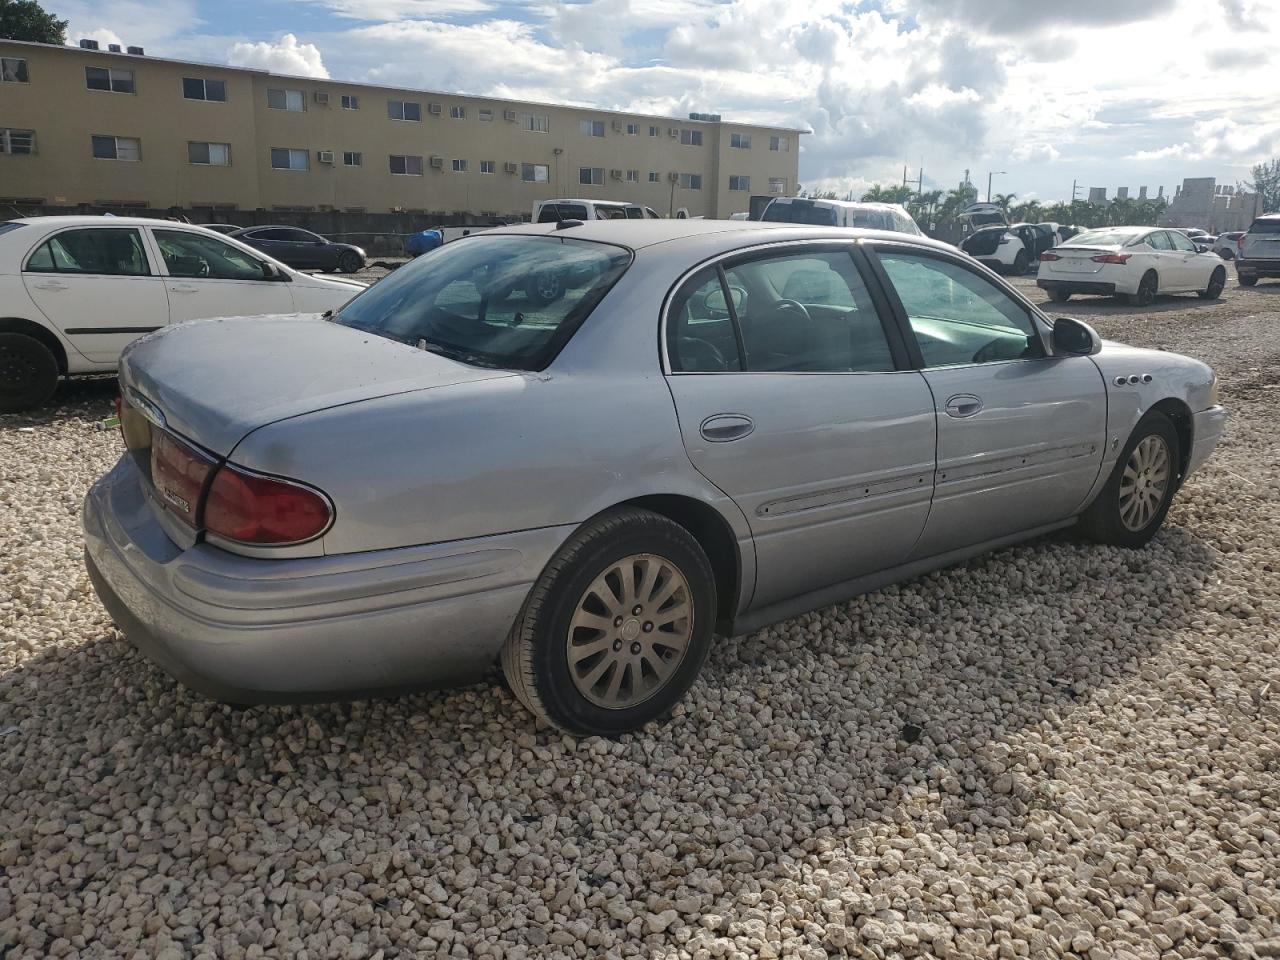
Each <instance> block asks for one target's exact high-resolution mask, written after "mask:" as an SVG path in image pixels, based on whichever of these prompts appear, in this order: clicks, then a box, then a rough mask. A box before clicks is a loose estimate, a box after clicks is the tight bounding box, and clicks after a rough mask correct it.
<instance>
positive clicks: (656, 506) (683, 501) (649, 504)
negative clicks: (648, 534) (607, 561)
mask: <svg viewBox="0 0 1280 960" xmlns="http://www.w3.org/2000/svg"><path fill="white" fill-rule="evenodd" d="M619 506H627V507H641V508H643V509H645V510H652V511H653V512H654V513H659V514H661V515H662V516H664V517H666V518H667V519H668V520H672V521H674V522H676V523H678V524H680V526H682V527H684V528H685V529H686V530H688V531H689V532H690V533H691V534H693V537H694V539H695V540H697V541H698V543H699V544H700V545H701V547H702V549H703V550H704V551H706V554H707V559H708V560H710V561H711V569H712V570H713V571H714V572H715V575H716V596H717V598H718V604H719V609H718V610H717V611H716V616H717V619H718V620H719V621H720V622H722V623H723V622H725V621H728V620H732V619H733V616H734V614H736V613H737V604H738V584H739V583H740V582H741V579H742V563H741V559H740V557H739V556H738V545H737V542H736V541H735V540H734V537H733V531H732V530H731V529H730V528H729V525H728V524H727V523H725V521H724V518H723V517H722V516H720V514H719V513H717V512H716V511H715V508H714V507H711V506H708V505H707V504H705V503H703V502H702V501H700V500H694V499H693V498H692V497H683V496H679V495H677V494H655V495H653V496H648V497H637V498H636V499H635V500H628V501H627V502H626V503H624V504H619Z"/></svg>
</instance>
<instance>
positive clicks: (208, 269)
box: [151, 230, 266, 280]
mask: <svg viewBox="0 0 1280 960" xmlns="http://www.w3.org/2000/svg"><path fill="white" fill-rule="evenodd" d="M151 235H152V236H154V237H155V238H156V246H158V247H159V248H160V256H161V257H162V258H163V259H164V265H165V269H166V270H168V271H169V276H171V277H192V278H195V277H199V278H202V279H205V280H263V279H265V278H266V272H265V271H264V269H263V266H262V262H261V261H259V260H256V259H254V258H253V257H251V256H249V254H247V253H245V252H244V251H243V250H241V249H239V248H238V247H233V246H232V245H231V244H229V243H225V242H223V241H222V240H218V239H216V238H214V237H206V236H204V235H202V234H198V233H188V232H187V231H185V230H152V231H151Z"/></svg>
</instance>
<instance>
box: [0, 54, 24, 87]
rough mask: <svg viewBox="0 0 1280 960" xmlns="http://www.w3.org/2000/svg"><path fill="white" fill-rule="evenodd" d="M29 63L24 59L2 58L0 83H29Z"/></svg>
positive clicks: (0, 61) (0, 60)
mask: <svg viewBox="0 0 1280 960" xmlns="http://www.w3.org/2000/svg"><path fill="white" fill-rule="evenodd" d="M28 82H29V81H28V80H27V61H26V60H25V59H23V58H22V57H0V83H28Z"/></svg>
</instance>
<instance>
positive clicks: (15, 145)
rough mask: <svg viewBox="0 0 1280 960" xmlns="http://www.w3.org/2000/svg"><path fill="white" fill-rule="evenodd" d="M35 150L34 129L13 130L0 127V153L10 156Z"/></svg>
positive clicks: (23, 154)
mask: <svg viewBox="0 0 1280 960" xmlns="http://www.w3.org/2000/svg"><path fill="white" fill-rule="evenodd" d="M35 152H36V132H35V131H34V130H13V129H11V128H9V127H0V153H7V154H9V155H11V156H16V155H22V156H25V155H27V154H31V153H35Z"/></svg>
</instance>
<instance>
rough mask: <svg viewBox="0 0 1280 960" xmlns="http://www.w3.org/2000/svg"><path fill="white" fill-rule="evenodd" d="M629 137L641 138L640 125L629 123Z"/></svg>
mask: <svg viewBox="0 0 1280 960" xmlns="http://www.w3.org/2000/svg"><path fill="white" fill-rule="evenodd" d="M627 136H628V137H638V136H640V124H638V123H628V124H627Z"/></svg>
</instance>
